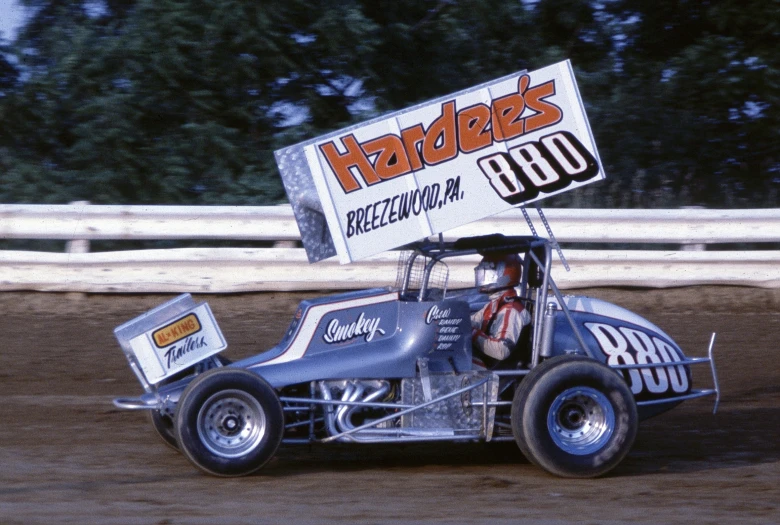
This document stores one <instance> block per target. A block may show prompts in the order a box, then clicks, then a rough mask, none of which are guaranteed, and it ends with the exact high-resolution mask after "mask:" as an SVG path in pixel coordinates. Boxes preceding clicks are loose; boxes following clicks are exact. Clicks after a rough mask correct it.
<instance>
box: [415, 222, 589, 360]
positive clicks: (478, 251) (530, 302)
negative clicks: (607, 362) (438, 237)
mask: <svg viewBox="0 0 780 525" xmlns="http://www.w3.org/2000/svg"><path fill="white" fill-rule="evenodd" d="M407 248H408V249H411V250H413V252H412V254H411V256H410V257H409V258H408V259H407V260H406V263H405V269H404V270H405V271H404V275H403V279H402V282H401V290H400V296H401V297H402V298H405V299H406V300H417V301H425V300H430V299H431V291H432V290H431V281H432V274H433V273H434V271H435V268H436V267H437V264H439V263H441V262H443V260H444V259H447V258H451V257H463V256H469V255H481V256H483V257H484V256H485V255H493V254H494V255H503V254H518V255H520V256H521V258H522V260H523V273H522V277H521V281H520V285H519V286H518V297H520V300H521V301H522V302H523V304H524V306H525V307H526V308H527V309H528V311H529V312H530V313H531V315H532V316H533V322H532V327H533V334H532V337H531V344H532V347H531V363H530V367H531V368H533V367H535V366H536V365H537V364H539V361H540V359H541V357H542V356H544V357H549V356H550V355H551V351H552V348H551V346H552V335H553V331H554V329H555V327H554V317H555V312H556V310H557V309H558V308H559V307H560V308H561V310H562V311H563V314H564V316H565V317H566V320H567V321H568V323H569V325H570V326H571V329H572V332H573V333H574V336H575V338H576V340H577V344H578V345H579V347H580V349H579V350H580V351H581V352H582V354H583V355H587V356H589V357H595V356H594V355H593V351H592V350H591V349H590V348H589V347H588V345H587V344H585V341H584V339H583V338H582V334H581V333H580V331H579V328H578V327H577V324H576V323H575V322H574V319H573V318H572V316H571V313H570V312H569V309H568V307H567V306H566V302H565V301H564V300H563V296H562V295H561V292H560V290H559V289H558V286H557V285H556V284H555V281H554V280H553V278H552V276H551V275H550V267H551V264H552V257H551V254H552V244H551V242H550V241H549V240H548V239H545V238H543V237H537V236H531V235H528V236H505V235H502V234H492V235H482V236H478V237H464V238H461V239H458V240H457V241H454V242H452V241H448V242H444V241H439V242H433V241H430V240H426V241H422V242H420V243H415V244H412V245H409V246H408V247H407ZM419 257H423V260H424V261H425V265H424V269H423V274H422V277H421V280H420V281H421V282H420V287H419V290H415V289H413V288H412V287H411V280H412V275H413V272H414V267H415V264H416V263H417V259H418V258H419ZM445 280H446V279H445ZM550 292H552V294H553V295H554V296H555V297H556V299H557V300H558V304H557V305H556V304H555V303H553V302H551V303H549V304H548V301H547V299H548V296H549V294H550ZM446 297H447V289H446V284H445V286H444V287H443V290H442V298H446ZM451 297H452V296H451ZM545 314H548V315H547V316H546V315H545ZM546 317H547V319H549V320H545V318H546Z"/></svg>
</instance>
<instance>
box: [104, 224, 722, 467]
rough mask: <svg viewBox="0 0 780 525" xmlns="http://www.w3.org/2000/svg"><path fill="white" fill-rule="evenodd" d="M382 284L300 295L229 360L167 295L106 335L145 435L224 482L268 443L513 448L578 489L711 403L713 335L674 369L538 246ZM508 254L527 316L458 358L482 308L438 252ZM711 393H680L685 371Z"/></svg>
mask: <svg viewBox="0 0 780 525" xmlns="http://www.w3.org/2000/svg"><path fill="white" fill-rule="evenodd" d="M409 248H410V250H409V251H407V252H404V253H405V256H404V259H403V261H402V264H401V265H399V269H400V271H399V281H398V284H397V285H396V286H394V287H388V288H375V289H369V290H363V291H357V292H348V293H342V294H338V295H332V296H328V297H321V298H318V299H313V300H305V301H302V302H301V304H300V306H299V307H298V310H297V312H296V313H295V316H294V319H293V320H292V323H291V324H290V326H289V328H288V330H287V331H286V333H285V335H284V337H283V338H282V340H281V341H280V342H279V344H278V345H276V346H275V347H273V348H271V349H269V350H267V351H264V352H262V353H260V354H257V355H256V356H253V357H249V358H246V359H242V360H240V361H237V362H234V363H230V362H228V361H227V360H226V359H224V358H223V357H222V356H221V355H220V353H219V352H221V350H223V349H224V348H225V347H226V346H227V345H226V342H225V339H224V337H223V336H222V333H221V332H220V330H219V327H218V326H217V324H216V322H215V321H214V319H213V316H212V315H211V311H210V309H209V307H208V305H207V304H205V303H201V304H196V303H195V302H194V301H193V299H192V298H191V297H190V296H189V295H188V294H184V295H181V296H179V297H177V298H176V299H174V300H172V301H169V302H168V303H166V304H164V305H161V306H159V307H157V308H155V309H154V310H151V311H150V312H147V313H146V314H144V315H142V316H140V317H138V318H136V319H134V320H132V321H130V322H128V323H125V324H123V325H122V326H120V327H118V328H117V329H116V330H115V334H116V336H117V339H118V340H119V343H120V346H121V347H122V349H123V351H124V353H125V355H126V357H127V359H128V361H129V364H130V366H131V368H132V369H133V371H134V372H135V374H136V375H137V377H138V379H139V380H140V382H141V384H142V386H143V387H144V390H145V393H144V394H143V395H141V396H139V397H135V398H121V399H116V400H115V401H114V403H115V404H116V406H118V407H120V408H125V409H144V410H148V411H149V413H150V416H151V420H152V424H153V427H154V428H155V430H156V431H157V433H158V434H159V435H160V436H161V437H162V438H163V440H165V442H166V443H167V444H169V445H170V446H172V447H174V448H177V449H178V450H180V451H181V452H182V453H183V454H184V456H185V457H186V458H187V459H189V460H190V461H191V462H192V463H193V464H194V465H195V466H196V467H198V468H199V469H201V470H203V471H205V472H207V473H209V474H213V475H217V476H241V475H246V474H250V473H252V472H255V471H257V470H258V469H260V468H261V467H262V466H263V465H264V464H265V463H266V462H267V461H268V460H269V459H270V458H271V457H272V456H273V455H274V453H275V452H276V451H277V449H278V447H279V446H280V444H282V443H285V444H290V445H292V444H312V443H330V442H350V443H399V442H401V443H408V442H423V441H486V442H500V441H515V442H516V443H517V445H518V446H519V448H520V450H521V451H522V452H523V454H524V455H525V456H526V457H527V458H528V459H529V460H530V461H531V462H533V463H534V464H536V465H538V466H540V467H541V468H543V469H545V470H547V471H548V472H550V473H552V474H555V475H558V476H564V477H583V478H584V477H595V476H599V475H602V474H605V473H607V472H609V471H610V470H611V469H613V468H614V467H615V466H616V465H618V464H619V463H620V461H621V460H622V459H623V458H624V457H625V456H626V454H627V453H628V451H629V450H630V448H631V446H632V444H633V442H634V438H635V436H636V433H637V428H638V423H639V421H640V420H642V419H646V418H648V417H651V416H654V415H656V414H659V413H661V412H664V411H666V410H669V409H671V408H673V407H674V406H676V405H677V404H679V403H680V402H682V401H684V400H686V399H693V398H697V397H702V396H708V395H715V396H716V402H715V406H716V408H717V402H718V399H719V397H720V392H719V389H718V383H717V376H716V373H715V366H714V361H713V358H712V348H713V343H714V334H713V340H712V341H711V342H710V347H709V352H708V357H706V358H686V357H685V356H684V354H683V353H682V350H681V349H680V348H679V346H678V345H677V344H676V343H675V342H674V341H673V340H672V339H671V338H670V337H669V336H668V335H666V334H665V333H664V332H663V331H662V330H660V329H659V328H658V327H656V326H655V325H653V324H652V323H650V322H648V321H647V320H645V319H643V318H642V317H640V316H638V315H636V314H634V313H632V312H630V311H628V310H626V309H623V308H620V307H618V306H615V305H613V304H610V303H608V302H605V301H601V300H599V299H593V298H588V297H583V296H564V295H562V294H561V292H560V291H559V289H558V287H557V286H556V284H555V282H554V280H553V278H552V276H551V275H550V267H551V259H552V258H551V243H550V241H548V240H547V239H544V238H540V237H536V236H523V237H506V236H503V235H498V234H496V235H487V236H480V237H469V238H462V239H459V240H457V241H455V242H429V241H425V242H421V243H417V244H415V245H413V246H410V247H409ZM477 254H479V255H482V256H490V255H501V254H517V255H518V256H519V257H520V258H521V260H522V265H523V272H522V280H521V282H520V284H519V285H518V286H517V288H516V290H517V297H518V300H519V301H521V302H522V304H523V306H524V308H525V310H527V311H528V312H529V313H530V314H531V322H530V323H529V324H528V325H527V326H525V327H523V329H522V331H521V332H520V337H519V339H518V341H517V343H516V344H515V346H514V348H512V350H511V352H510V355H509V357H508V358H507V359H503V360H501V361H495V362H489V363H488V364H487V365H485V364H484V363H481V362H480V363H479V364H475V360H473V359H472V357H473V355H472V353H473V349H472V338H471V332H472V327H471V321H470V315H471V314H472V313H473V312H475V311H478V310H479V309H480V308H482V306H484V305H485V304H486V303H487V301H488V298H487V296H486V295H484V294H480V293H479V290H478V289H476V288H470V289H465V290H449V289H447V278H448V266H447V261H448V259H450V258H455V257H464V256H472V257H473V256H475V255H477ZM699 363H708V364H709V365H710V369H711V374H712V382H713V385H714V388H712V389H699V390H696V389H693V388H692V376H691V365H694V364H699Z"/></svg>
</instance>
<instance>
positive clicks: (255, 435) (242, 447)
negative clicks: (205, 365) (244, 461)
mask: <svg viewBox="0 0 780 525" xmlns="http://www.w3.org/2000/svg"><path fill="white" fill-rule="evenodd" d="M265 429H266V417H265V411H264V410H263V407H262V406H260V403H259V402H258V401H257V399H255V398H254V396H252V395H250V394H248V393H246V392H244V391H242V390H223V391H221V392H217V393H216V394H214V395H212V396H211V397H210V398H208V399H207V400H206V402H205V403H203V406H202V407H201V409H200V412H198V436H199V437H200V439H201V442H202V443H203V444H204V445H205V446H206V448H207V449H209V451H211V452H212V453H213V454H216V455H217V456H221V457H225V458H235V457H239V456H243V455H245V454H247V453H249V452H251V451H252V450H254V449H255V448H257V446H258V445H260V442H261V441H262V440H263V437H264V436H265Z"/></svg>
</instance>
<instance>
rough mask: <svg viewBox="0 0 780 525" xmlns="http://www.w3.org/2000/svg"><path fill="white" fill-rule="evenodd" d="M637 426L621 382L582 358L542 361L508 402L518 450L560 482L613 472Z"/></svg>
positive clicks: (606, 369) (629, 396)
mask: <svg viewBox="0 0 780 525" xmlns="http://www.w3.org/2000/svg"><path fill="white" fill-rule="evenodd" d="M638 421H639V419H638V416H637V409H636V402H635V401H634V396H633V395H632V393H631V390H630V389H629V387H628V385H627V384H626V382H625V381H624V380H623V378H622V377H620V376H619V375H618V374H616V373H615V371H614V370H612V369H611V368H609V367H608V366H606V365H604V364H602V363H600V362H598V361H595V360H593V359H590V358H586V357H581V356H569V355H565V356H558V357H554V358H552V359H549V360H547V361H545V362H544V363H542V364H541V365H539V366H538V367H536V368H535V369H534V370H533V371H532V372H531V373H530V374H529V375H528V376H527V377H526V378H525V379H524V380H523V381H522V383H520V387H519V388H518V389H517V391H516V392H515V397H514V400H513V402H512V430H513V433H514V436H515V441H516V442H517V445H518V446H519V447H520V450H521V451H522V452H523V454H524V455H525V456H526V457H527V458H528V459H529V460H530V461H532V462H533V463H534V464H536V465H538V466H540V467H541V468H543V469H545V470H546V471H548V472H550V473H551V474H555V475H557V476H562V477H570V478H592V477H596V476H601V475H603V474H606V473H607V472H609V471H610V470H612V469H613V468H615V467H616V466H617V465H618V464H619V463H620V462H621V461H622V460H623V458H624V457H625V456H626V454H628V451H629V450H630V449H631V446H632V445H633V443H634V439H635V438H636V433H637V428H638Z"/></svg>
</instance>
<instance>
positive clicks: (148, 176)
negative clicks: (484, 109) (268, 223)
mask: <svg viewBox="0 0 780 525" xmlns="http://www.w3.org/2000/svg"><path fill="white" fill-rule="evenodd" d="M25 4H27V5H28V6H30V7H32V8H34V16H33V17H32V19H31V21H30V22H29V23H28V25H27V26H25V28H24V29H23V30H22V31H21V33H20V36H19V38H18V40H17V42H16V43H15V44H14V49H13V50H12V51H13V55H14V58H10V55H6V54H0V122H2V126H0V202H36V203H42V202H68V201H71V200H90V201H92V202H95V203H136V204H140V203H169V204H174V203H181V204H185V203H186V204H265V203H275V202H281V201H283V200H284V192H283V190H282V186H281V181H280V179H279V176H278V172H277V169H276V165H275V162H274V159H273V151H274V150H275V149H277V148H279V147H281V146H283V145H287V144H292V143H295V142H298V141H301V140H305V139H308V138H312V137H315V136H318V135H320V134H323V133H325V132H327V131H331V130H334V129H338V128H341V127H343V126H345V125H348V124H350V123H354V122H357V121H361V120H365V119H366V118H369V117H372V116H376V115H378V114H381V113H384V112H387V111H391V110H395V109H400V108H403V107H407V106H409V105H411V104H414V103H417V102H421V101H424V100H426V99H430V98H432V97H436V96H440V95H444V94H447V93H451V92H453V91H456V90H458V89H463V88H466V87H468V86H471V85H474V84H477V83H479V82H484V81H487V80H490V79H493V78H496V77H498V76H501V75H504V74H507V73H511V72H515V71H518V70H521V69H526V68H527V69H534V68H538V67H541V66H544V65H547V64H550V63H553V62H556V61H558V60H562V59H565V58H570V59H571V60H572V63H573V64H574V66H575V70H576V74H577V78H578V82H579V85H580V89H581V92H582V94H583V98H584V100H585V102H586V106H587V109H588V115H589V119H590V121H591V126H592V128H593V131H594V134H595V136H596V141H597V144H598V146H599V151H600V153H601V157H602V161H603V163H604V166H605V170H606V172H607V177H608V178H607V181H606V182H604V183H600V184H597V185H591V186H588V187H587V188H585V189H583V190H579V191H575V192H569V193H567V194H564V195H562V196H560V197H557V198H556V199H554V200H552V201H550V202H549V203H545V204H546V205H558V206H598V207H652V206H659V207H674V206H680V205H693V204H701V205H707V206H713V207H714V206H727V207H732V206H776V205H777V200H778V194H777V192H778V187H780V178H779V177H778V169H779V168H780V164H779V161H778V159H777V155H776V153H775V148H776V145H777V144H778V143H780V142H779V141H778V138H779V137H778V133H780V122H778V119H780V115H779V114H778V104H779V103H780V101H779V100H778V93H780V90H778V87H780V78H779V72H780V65H779V64H778V57H777V53H776V50H775V47H776V46H775V44H774V43H775V42H776V41H777V37H778V34H779V33H780V6H779V5H778V3H777V2H764V1H761V0H750V1H748V2H744V1H737V0H723V1H720V2H677V1H672V0H652V1H651V0H613V1H609V2H604V3H592V2H584V1H581V0H541V1H539V2H521V1H513V2H507V1H504V0H422V1H420V0H414V1H413V0H396V1H393V2H389V1H376V0H342V1H338V2H337V1H334V0H321V1H318V2H311V1H303V0H287V1H285V0H264V1H263V2H244V1H240V0H156V1H155V0H104V1H103V2H97V1H92V2H84V1H76V0H26V2H25ZM8 51H9V50H8V49H0V52H4V53H8Z"/></svg>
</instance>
